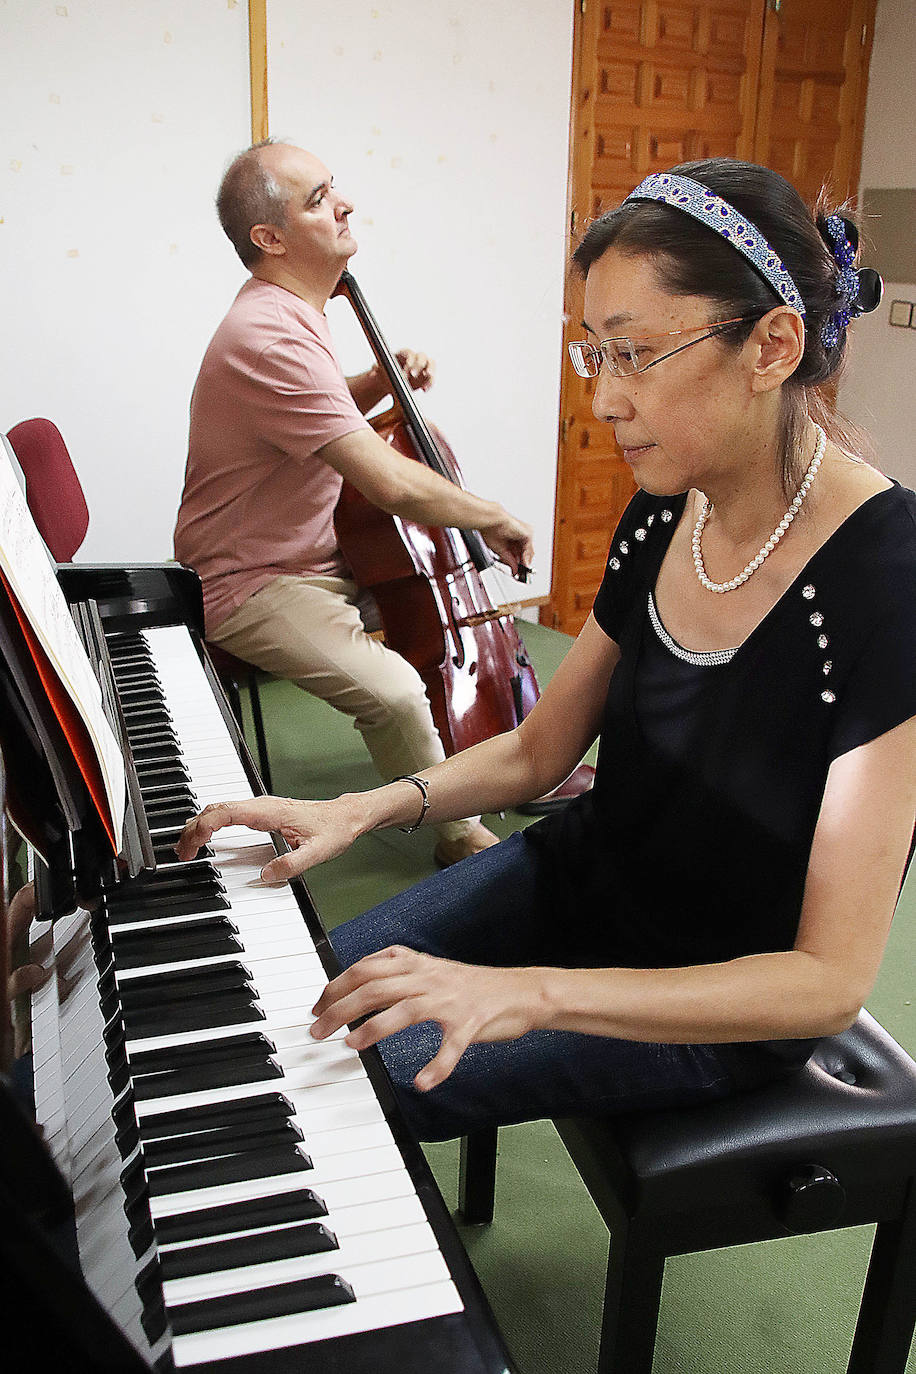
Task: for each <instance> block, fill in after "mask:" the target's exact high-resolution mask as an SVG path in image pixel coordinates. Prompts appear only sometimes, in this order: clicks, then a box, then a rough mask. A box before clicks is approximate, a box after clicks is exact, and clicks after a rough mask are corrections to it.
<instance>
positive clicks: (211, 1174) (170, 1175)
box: [147, 1144, 312, 1197]
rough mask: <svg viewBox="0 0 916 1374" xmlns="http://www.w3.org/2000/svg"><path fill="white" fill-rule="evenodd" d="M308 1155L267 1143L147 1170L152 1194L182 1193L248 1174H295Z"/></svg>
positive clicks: (304, 1167)
mask: <svg viewBox="0 0 916 1374" xmlns="http://www.w3.org/2000/svg"><path fill="white" fill-rule="evenodd" d="M311 1167H312V1161H311V1160H310V1159H309V1157H308V1155H306V1154H303V1153H302V1152H301V1151H299V1150H297V1149H296V1147H295V1145H292V1144H290V1145H268V1146H266V1147H265V1148H264V1149H259V1150H246V1151H245V1153H244V1154H239V1155H226V1156H224V1157H221V1158H217V1159H208V1160H204V1161H201V1162H200V1163H194V1164H173V1165H169V1166H168V1167H165V1168H155V1169H153V1168H151V1169H148V1170H147V1180H148V1182H149V1190H150V1194H151V1196H152V1197H165V1196H167V1195H168V1194H169V1193H185V1192H188V1191H189V1190H190V1189H192V1188H221V1187H224V1186H225V1185H226V1184H227V1183H243V1182H244V1181H245V1180H246V1179H250V1178H273V1177H274V1175H275V1174H295V1173H298V1172H300V1171H302V1172H304V1171H306V1170H308V1169H311Z"/></svg>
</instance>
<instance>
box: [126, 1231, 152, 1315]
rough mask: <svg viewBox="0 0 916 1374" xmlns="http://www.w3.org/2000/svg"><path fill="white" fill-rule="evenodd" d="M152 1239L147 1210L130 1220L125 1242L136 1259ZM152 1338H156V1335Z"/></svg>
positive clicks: (144, 1251) (150, 1243) (142, 1253)
mask: <svg viewBox="0 0 916 1374" xmlns="http://www.w3.org/2000/svg"><path fill="white" fill-rule="evenodd" d="M154 1239H155V1232H154V1231H153V1223H152V1221H151V1220H150V1215H149V1212H148V1211H147V1213H146V1216H141V1217H138V1218H137V1219H136V1220H135V1221H132V1222H131V1224H130V1226H129V1227H128V1230H127V1243H128V1245H129V1246H130V1248H131V1250H133V1252H134V1254H135V1255H136V1257H137V1259H139V1258H140V1256H141V1255H145V1254H146V1252H147V1250H148V1249H149V1248H150V1246H151V1245H152V1243H153V1241H154ZM141 1320H142V1318H141ZM154 1339H158V1337H156V1338H154Z"/></svg>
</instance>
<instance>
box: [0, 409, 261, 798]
mask: <svg viewBox="0 0 916 1374" xmlns="http://www.w3.org/2000/svg"><path fill="white" fill-rule="evenodd" d="M6 437H7V439H8V440H9V443H10V446H11V448H12V450H13V452H14V453H15V455H16V460H17V462H18V463H19V466H20V467H21V468H22V475H23V477H24V478H25V499H26V502H27V503H28V507H29V510H30V511H31V513H32V519H33V520H34V521H35V525H36V528H37V530H38V533H39V534H40V535H41V537H42V539H43V540H44V541H45V544H46V545H47V546H48V550H49V552H50V554H51V557H52V558H53V559H54V560H55V562H57V563H70V562H72V561H73V555H74V554H75V553H76V551H77V549H79V547H80V545H81V544H82V542H83V540H84V539H85V538H86V531H87V530H88V528H89V508H88V506H87V505H86V498H85V496H84V495H83V488H82V486H81V485H80V479H79V477H78V476H77V473H76V468H75V467H74V466H73V461H72V459H71V457H70V454H69V453H68V452H67V445H66V444H65V443H64V440H63V436H62V435H61V432H60V430H59V429H58V428H57V426H56V425H55V424H53V423H52V422H51V421H50V420H43V419H33V420H23V421H21V423H20V424H18V425H14V426H13V428H12V429H11V430H9V432H8V433H7V436H6ZM207 647H208V649H209V650H210V655H211V658H212V659H213V666H214V668H215V669H216V671H217V674H218V676H219V679H220V681H221V682H222V684H223V688H224V690H225V692H226V695H227V696H228V697H229V701H230V704H231V706H232V709H233V713H234V715H235V718H236V720H237V721H238V724H239V729H240V730H243V729H244V722H243V719H242V703H241V697H240V694H239V687H240V686H241V685H244V686H246V687H247V688H248V693H249V700H250V702H251V716H252V721H253V724H254V732H255V738H256V740H257V746H258V763H259V766H260V770H261V777H262V779H263V782H264V785H265V787H266V788H267V790H268V792H269V791H270V790H271V778H270V761H269V758H268V754H267V735H266V732H265V729H264V719H263V715H262V712H261V699H260V693H259V692H258V670H257V668H254V667H252V665H251V664H250V663H244V662H243V661H242V660H241V659H239V658H235V657H234V655H232V654H230V653H227V652H226V650H224V649H219V648H217V647H216V646H215V645H213V646H209V645H208V646H207Z"/></svg>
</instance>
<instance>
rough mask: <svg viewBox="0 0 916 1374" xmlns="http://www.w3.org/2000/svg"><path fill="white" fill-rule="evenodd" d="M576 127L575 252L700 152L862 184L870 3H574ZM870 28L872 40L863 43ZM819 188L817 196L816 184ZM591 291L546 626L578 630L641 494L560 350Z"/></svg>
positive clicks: (844, 184) (570, 409)
mask: <svg viewBox="0 0 916 1374" xmlns="http://www.w3.org/2000/svg"><path fill="white" fill-rule="evenodd" d="M577 6H578V8H577V13H576V21H575V43H574V55H573V90H572V112H571V120H570V173H569V179H570V195H569V210H570V214H569V252H570V253H572V250H573V248H574V247H575V245H576V243H578V242H579V240H580V239H581V237H582V233H583V231H584V228H585V226H586V225H587V223H588V221H589V220H590V219H591V218H593V217H594V216H596V215H598V214H600V213H601V211H602V209H606V208H609V207H611V206H614V205H617V204H619V202H620V201H621V200H622V199H623V197H624V196H625V195H626V194H627V193H628V192H629V191H631V190H632V189H633V187H634V186H635V185H636V184H637V183H638V182H640V181H641V180H642V178H643V177H644V176H646V175H648V173H650V172H655V171H663V170H664V169H665V168H667V167H671V166H672V165H673V164H675V163H678V162H687V161H691V160H692V159H695V158H704V157H738V158H744V159H749V160H752V161H758V162H763V163H766V164H767V165H770V166H773V167H775V168H777V170H779V171H782V172H783V173H784V175H786V176H787V177H788V178H789V179H790V180H792V181H795V182H796V183H797V184H798V185H799V187H800V189H801V190H802V192H803V193H804V194H806V195H807V194H811V195H814V194H816V192H817V189H819V187H820V184H821V182H822V181H823V180H824V179H825V178H829V179H830V181H831V183H832V187H833V189H834V190H835V191H838V192H839V194H840V196H843V195H845V194H846V193H847V190H852V189H853V188H854V186H855V184H856V178H857V176H858V160H859V149H860V146H861V129H862V121H863V110H864V96H865V86H866V78H867V70H868V55H869V53H870V47H871V28H872V17H873V14H874V6H875V0H779V3H778V4H777V0H577ZM863 25H864V26H865V40H864V41H862V31H863ZM812 188H813V190H812ZM582 294H583V288H582V285H581V283H580V282H578V281H577V280H576V279H575V277H574V276H572V275H570V278H569V280H568V283H567V289H566V300H565V315H566V327H565V330H564V365H563V373H562V375H563V382H562V387H561V398H560V435H559V454H558V467H557V505H556V521H555V532H554V560H553V583H552V593H551V600H550V602H549V603H548V605H547V606H546V607H545V608H544V610H543V611H542V614H541V619H542V621H543V622H544V623H545V624H549V625H553V626H555V627H556V628H558V629H561V630H565V631H566V632H567V633H569V634H575V633H577V632H578V630H579V629H580V628H581V626H582V624H583V622H584V620H585V618H586V616H587V615H588V612H589V609H590V607H591V604H592V601H593V599H594V596H595V592H596V590H597V587H598V584H599V582H600V580H601V576H602V573H603V571H604V563H605V559H606V557H607V549H608V545H609V542H610V537H611V534H612V532H613V530H614V527H615V525H616V523H617V521H618V519H619V518H620V514H621V512H622V511H623V508H624V506H625V505H626V503H627V501H628V500H629V498H630V496H631V495H632V493H633V490H634V484H633V479H632V476H631V474H630V470H629V468H628V467H627V466H626V464H625V463H624V462H623V459H622V457H621V456H620V452H619V450H618V449H617V447H616V445H615V443H614V436H613V431H612V429H611V428H610V426H608V425H604V424H601V423H600V422H598V421H596V420H595V419H594V417H593V416H592V412H591V398H592V392H593V390H594V383H593V382H589V381H585V380H583V379H581V378H579V377H577V376H576V375H575V373H574V372H573V371H572V367H571V365H570V364H569V363H568V362H566V360H565V344H566V342H567V341H568V340H569V339H571V338H580V337H581V335H582V327H581V320H582Z"/></svg>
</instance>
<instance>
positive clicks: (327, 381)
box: [175, 277, 368, 632]
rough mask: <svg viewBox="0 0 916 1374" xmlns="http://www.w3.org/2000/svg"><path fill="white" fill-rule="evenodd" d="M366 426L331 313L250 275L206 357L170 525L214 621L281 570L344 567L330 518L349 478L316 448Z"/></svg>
mask: <svg viewBox="0 0 916 1374" xmlns="http://www.w3.org/2000/svg"><path fill="white" fill-rule="evenodd" d="M364 427H368V421H367V420H366V419H365V418H364V417H363V415H362V414H361V413H360V411H359V409H358V407H357V406H356V404H355V402H354V400H353V398H352V396H351V395H350V392H349V389H348V387H347V384H346V381H345V380H344V376H343V373H342V371H341V368H340V363H339V362H338V360H337V355H336V353H335V351H334V345H333V343H332V342H331V334H330V330H329V328H328V322H327V320H326V319H325V317H324V315H322V314H321V313H320V311H318V310H316V309H315V308H314V307H313V306H311V305H309V304H308V303H307V302H306V301H304V300H301V299H300V297H299V296H296V295H294V294H293V292H291V291H287V290H285V289H284V288H283V287H282V286H275V285H274V284H273V283H272V282H264V281H259V280H258V279H257V278H256V277H252V278H251V279H250V280H249V281H247V282H246V283H245V285H244V286H243V287H242V289H241V291H239V293H238V295H237V296H236V298H235V300H234V302H233V304H232V306H231V307H230V309H229V313H228V314H227V315H226V318H225V319H224V320H223V322H222V324H221V325H220V326H219V328H218V329H217V331H216V333H215V334H214V336H213V338H212V340H211V342H210V345H209V347H208V349H207V351H206V353H205V355H204V360H203V362H202V363H201V367H200V372H199V374H198V377H197V382H196V385H195V387H194V393H193V395H192V397H191V423H190V433H189V438H188V463H187V468H186V470H185V482H184V492H183V494H182V498H181V507H180V509H179V511H178V522H177V524H176V526H175V557H176V558H177V559H178V560H179V561H180V562H181V563H184V564H186V565H187V566H188V567H191V568H194V570H195V571H196V572H197V573H198V575H199V576H200V578H201V581H202V582H203V591H204V607H205V611H206V620H207V630H208V631H209V632H212V631H213V630H214V629H216V627H217V626H218V625H220V624H221V622H222V621H224V620H225V619H226V617H227V616H228V615H229V614H230V613H231V612H232V611H234V610H235V609H236V607H238V606H240V605H241V604H242V602H243V601H246V600H247V599H248V597H249V596H252V595H253V594H254V592H256V591H257V590H258V588H259V587H263V586H264V584H265V583H266V582H269V581H270V580H271V578H273V577H276V576H278V575H279V574H281V573H304V574H306V575H311V576H321V575H333V576H346V573H347V568H346V564H345V563H344V561H343V558H342V556H341V553H340V549H339V548H338V546H337V537H336V535H335V533H334V518H333V517H334V507H335V505H336V504H337V498H338V496H339V494H340V487H341V481H342V479H341V477H340V475H339V473H337V472H335V471H334V469H333V468H332V467H329V465H328V464H327V463H325V462H323V461H322V460H321V459H320V458H318V457H316V456H315V451H316V449H319V448H322V447H323V445H325V444H329V443H330V442H331V441H332V440H333V439H339V438H341V437H342V436H343V435H344V434H350V433H351V432H352V431H353V430H357V429H362V428H364Z"/></svg>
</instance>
